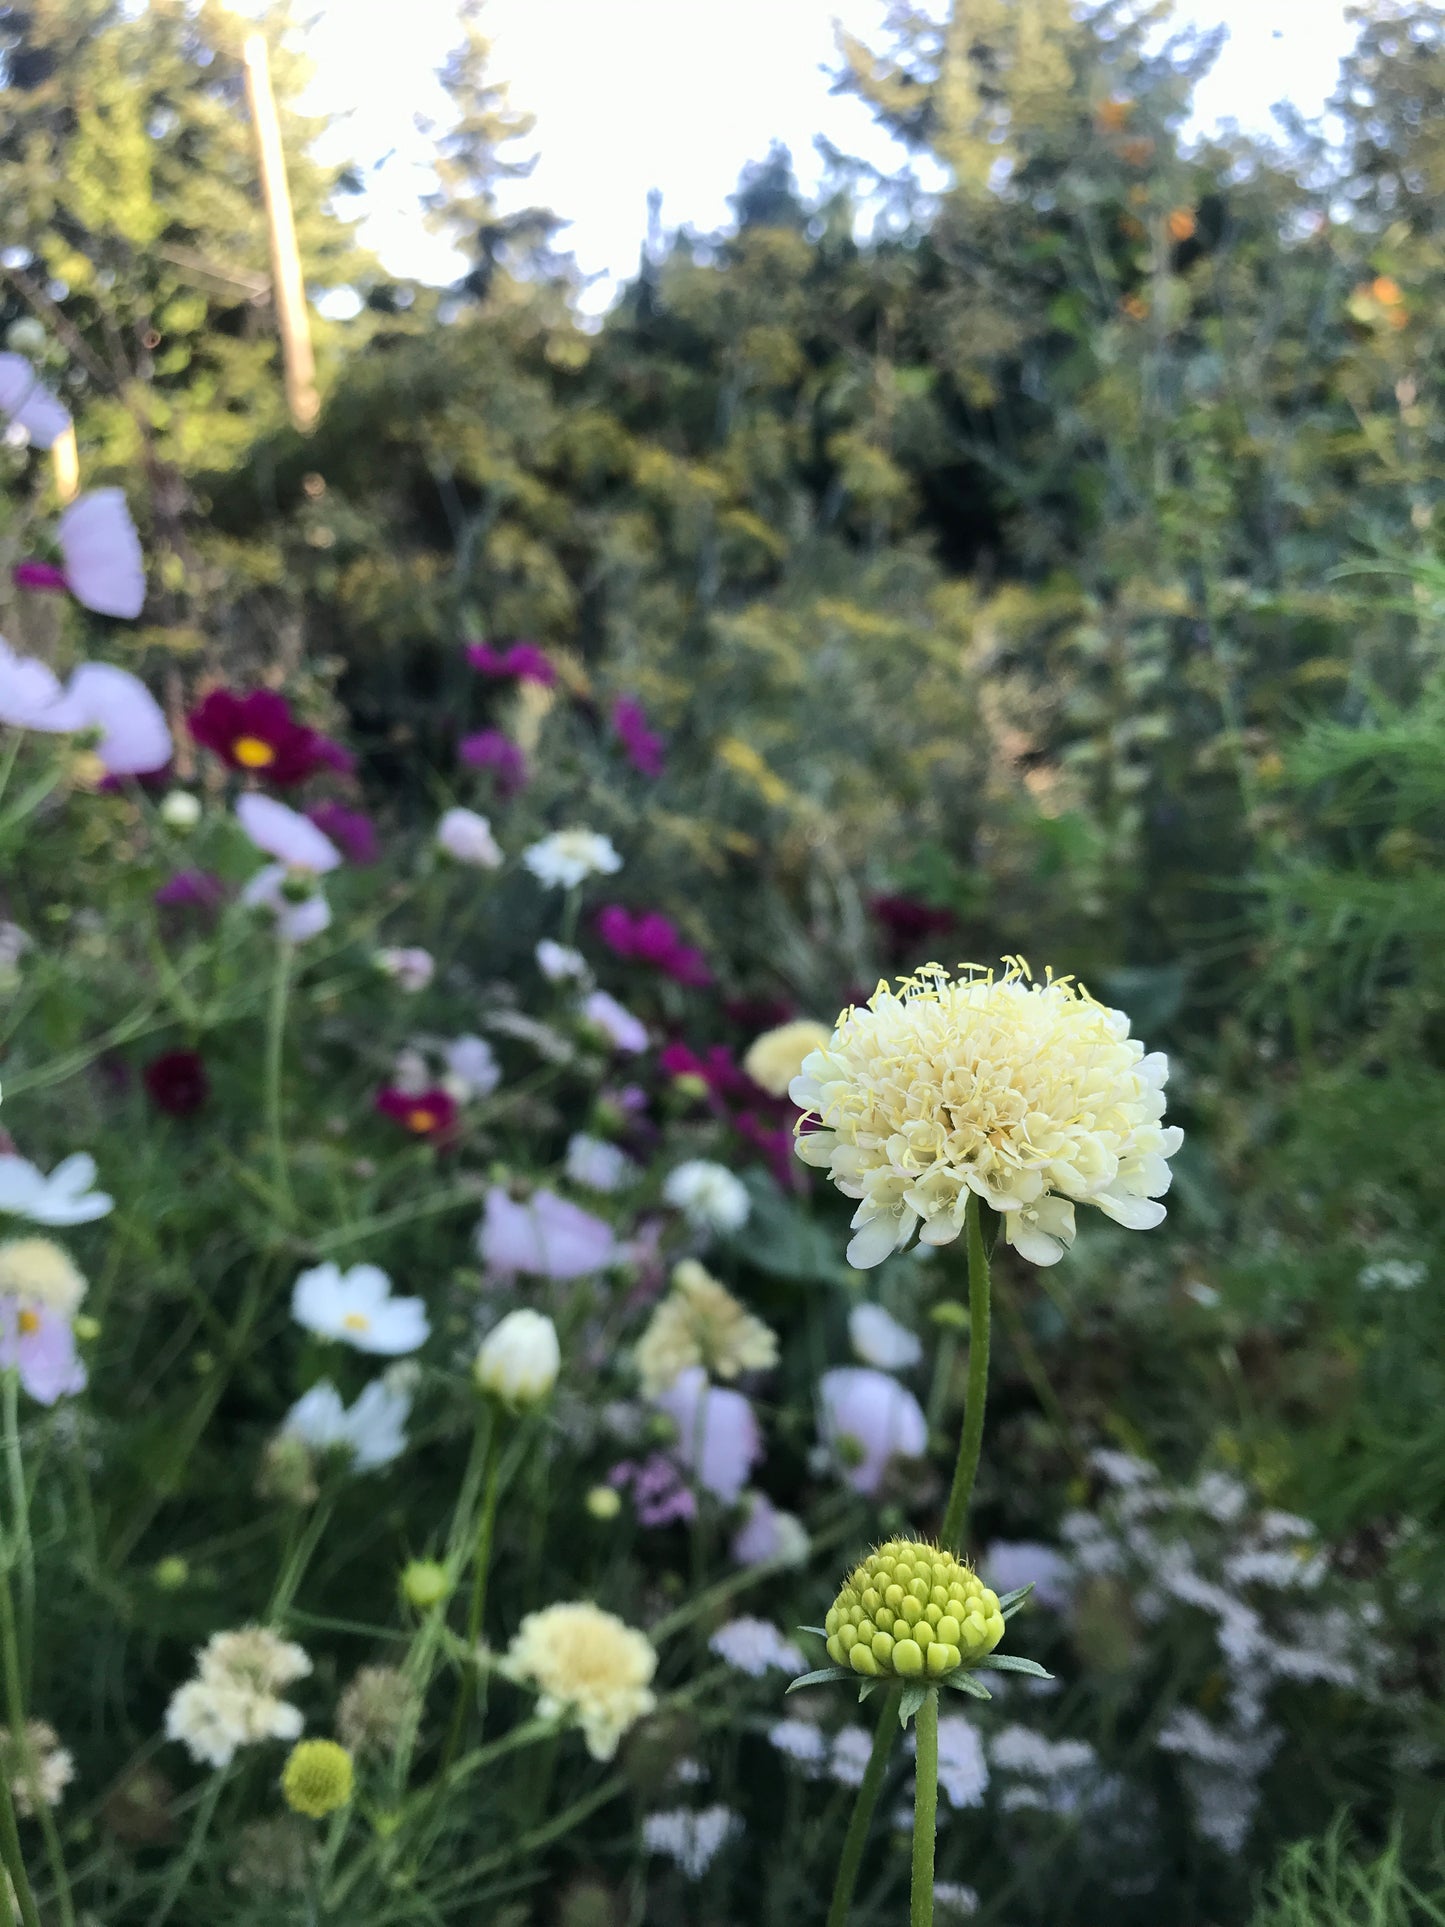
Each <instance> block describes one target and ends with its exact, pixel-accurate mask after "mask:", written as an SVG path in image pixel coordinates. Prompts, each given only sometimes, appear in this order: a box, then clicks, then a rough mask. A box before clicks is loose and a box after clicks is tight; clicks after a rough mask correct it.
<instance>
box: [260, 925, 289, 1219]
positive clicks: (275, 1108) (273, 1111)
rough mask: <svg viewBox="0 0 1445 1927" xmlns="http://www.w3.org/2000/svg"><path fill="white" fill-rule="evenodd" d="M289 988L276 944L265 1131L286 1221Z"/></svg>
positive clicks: (284, 956) (283, 948)
mask: <svg viewBox="0 0 1445 1927" xmlns="http://www.w3.org/2000/svg"><path fill="white" fill-rule="evenodd" d="M290 987H291V946H290V944H289V943H286V942H284V941H278V943H277V945H276V974H275V976H274V977H273V978H272V980H271V1006H270V1010H269V1012H268V1015H267V1020H266V1131H267V1135H268V1136H269V1137H270V1140H271V1169H272V1173H273V1181H274V1184H275V1189H276V1197H277V1199H278V1201H279V1202H280V1204H281V1207H282V1209H283V1211H284V1213H285V1216H286V1218H287V1219H288V1221H289V1219H290V1217H291V1176H290V1172H289V1171H288V1169H287V1164H286V1133H285V1130H284V1129H283V1127H282V1121H281V1058H282V1054H283V1051H284V1048H285V1043H286V998H287V994H288V992H289V990H290Z"/></svg>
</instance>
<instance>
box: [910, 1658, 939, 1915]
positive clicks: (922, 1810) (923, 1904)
mask: <svg viewBox="0 0 1445 1927" xmlns="http://www.w3.org/2000/svg"><path fill="white" fill-rule="evenodd" d="M914 1723H915V1726H916V1728H917V1731H918V1774H917V1780H916V1783H915V1786H914V1793H913V1885H912V1888H911V1891H910V1895H909V1902H908V1927H933V1849H934V1840H935V1837H936V1835H937V1832H938V1688H937V1687H936V1686H935V1687H930V1688H929V1690H928V1691H927V1692H926V1693H925V1694H924V1695H923V1703H922V1705H920V1707H919V1709H918V1713H917V1716H916V1718H915V1722H914Z"/></svg>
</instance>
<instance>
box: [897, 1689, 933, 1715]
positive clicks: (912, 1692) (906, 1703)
mask: <svg viewBox="0 0 1445 1927" xmlns="http://www.w3.org/2000/svg"><path fill="white" fill-rule="evenodd" d="M929 1691H930V1688H929V1687H927V1686H920V1685H918V1683H917V1682H916V1681H915V1682H913V1683H912V1684H911V1685H908V1686H905V1687H904V1689H903V1698H902V1699H901V1700H900V1701H899V1703H898V1724H899V1725H900V1726H907V1724H908V1722H909V1721H910V1720H911V1719H912V1718H913V1715H914V1714H915V1713H916V1712H917V1711H918V1709H919V1707H920V1706H922V1704H923V1702H924V1700H925V1699H927V1697H928V1694H929Z"/></svg>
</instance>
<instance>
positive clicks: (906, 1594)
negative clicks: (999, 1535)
mask: <svg viewBox="0 0 1445 1927" xmlns="http://www.w3.org/2000/svg"><path fill="white" fill-rule="evenodd" d="M823 1624H824V1626H825V1627H826V1629H827V1633H828V1655H829V1657H830V1658H831V1659H832V1661H833V1663H834V1665H836V1666H851V1667H852V1669H853V1671H854V1672H855V1673H858V1674H861V1675H862V1676H863V1677H865V1678H867V1679H876V1678H879V1677H882V1678H887V1679H915V1680H929V1679H941V1678H942V1677H943V1676H944V1675H945V1674H946V1673H952V1672H955V1671H956V1670H957V1669H958V1668H959V1667H960V1666H969V1665H972V1664H973V1663H975V1662H976V1661H978V1660H980V1659H982V1658H983V1657H984V1656H985V1655H986V1654H988V1653H991V1652H992V1651H993V1649H994V1647H995V1646H997V1645H998V1643H999V1641H1000V1640H1001V1639H1002V1638H1003V1630H1004V1622H1003V1614H1002V1613H1001V1612H1000V1611H999V1604H998V1594H997V1593H995V1592H992V1591H991V1590H990V1589H989V1588H988V1587H987V1586H985V1585H984V1583H983V1581H982V1580H981V1579H979V1577H978V1575H977V1574H976V1573H974V1572H971V1571H970V1570H969V1568H968V1567H967V1566H965V1565H962V1564H960V1562H959V1561H958V1560H957V1559H955V1558H954V1556H953V1554H952V1553H951V1552H941V1551H940V1550H939V1548H938V1547H937V1546H929V1545H924V1544H922V1543H920V1542H919V1541H918V1540H916V1539H890V1540H889V1541H888V1543H887V1545H884V1546H880V1547H879V1548H878V1550H877V1551H876V1552H873V1553H870V1554H869V1555H868V1557H867V1558H866V1559H865V1560H864V1561H863V1563H862V1565H861V1566H859V1567H858V1568H857V1569H856V1571H854V1572H853V1573H852V1574H851V1575H850V1577H849V1579H848V1582H847V1584H846V1585H845V1586H844V1587H843V1590H842V1591H841V1592H840V1593H839V1594H838V1597H837V1599H836V1600H835V1601H834V1603H833V1605H832V1606H831V1607H830V1608H829V1610H828V1616H827V1618H826V1619H825V1620H824V1622H823Z"/></svg>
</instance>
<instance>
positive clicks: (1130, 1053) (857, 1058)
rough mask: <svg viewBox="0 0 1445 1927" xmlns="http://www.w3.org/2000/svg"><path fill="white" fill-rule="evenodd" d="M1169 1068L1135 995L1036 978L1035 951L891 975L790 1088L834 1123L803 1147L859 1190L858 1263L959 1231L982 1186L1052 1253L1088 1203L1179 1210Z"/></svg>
mask: <svg viewBox="0 0 1445 1927" xmlns="http://www.w3.org/2000/svg"><path fill="white" fill-rule="evenodd" d="M1168 1069H1169V1067H1168V1061H1167V1059H1165V1058H1164V1057H1163V1056H1162V1055H1161V1054H1159V1053H1157V1052H1156V1053H1155V1054H1154V1055H1152V1056H1146V1055H1145V1053H1144V1046H1143V1045H1142V1044H1140V1043H1138V1042H1136V1040H1135V1039H1133V1038H1131V1037H1130V1035H1129V1021H1128V1019H1127V1018H1126V1017H1125V1016H1124V1014H1123V1013H1122V1011H1117V1010H1108V1009H1106V1008H1105V1007H1104V1006H1103V1005H1102V1004H1097V1003H1095V1002H1094V1000H1093V998H1092V997H1090V996H1089V995H1088V993H1087V992H1086V991H1084V990H1082V989H1081V988H1080V987H1079V986H1077V985H1075V984H1073V983H1071V982H1069V981H1068V980H1067V979H1060V980H1054V979H1052V978H1051V979H1049V980H1047V981H1046V982H1044V983H1041V984H1039V983H1033V982H1031V981H1030V980H1029V976H1028V972H1027V968H1026V966H1025V965H1023V964H1022V963H1021V962H1019V961H1018V960H1014V961H1011V962H1010V963H1009V965H1008V967H1007V968H1006V970H1005V971H1004V973H1003V975H1002V976H1001V977H997V978H996V977H995V976H994V974H993V972H992V971H989V972H987V973H980V972H979V971H977V970H975V969H973V968H972V967H969V969H968V970H967V971H966V973H965V974H964V975H963V976H960V977H956V978H950V977H949V975H948V972H947V971H946V970H944V969H943V968H942V967H941V966H939V965H937V964H930V965H929V966H928V968H927V969H926V970H923V971H920V972H919V973H918V975H917V976H915V977H909V978H905V979H903V980H902V981H901V983H900V986H899V988H898V989H897V990H892V989H890V988H889V987H888V986H887V985H886V984H880V985H879V987H878V989H877V990H876V991H875V992H874V994H873V996H872V998H871V999H870V1000H869V1002H868V1003H867V1004H866V1005H865V1006H864V1007H863V1008H862V1009H850V1010H847V1011H845V1012H844V1014H843V1016H842V1018H841V1019H840V1020H839V1023H838V1028H837V1029H836V1030H835V1031H834V1033H833V1036H832V1038H831V1040H830V1042H829V1043H828V1045H827V1046H826V1048H824V1049H822V1050H816V1051H814V1052H813V1053H812V1054H811V1055H810V1056H809V1057H808V1058H807V1059H806V1060H805V1062H804V1064H803V1068H802V1070H801V1071H800V1072H799V1073H798V1075H797V1077H795V1078H794V1079H793V1083H792V1086H791V1096H792V1099H793V1102H794V1103H795V1104H797V1105H798V1107H799V1108H800V1109H801V1110H802V1112H803V1114H804V1119H805V1120H807V1119H812V1120H813V1121H814V1122H815V1123H816V1125H817V1128H816V1129H815V1130H812V1131H810V1132H807V1133H805V1134H804V1135H802V1136H800V1137H799V1138H798V1140H797V1151H798V1155H799V1157H801V1158H802V1159H803V1160H804V1162H805V1163H807V1164H814V1165H818V1166H821V1167H823V1168H825V1169H826V1170H827V1172H828V1174H829V1176H830V1177H831V1178H832V1180H833V1182H834V1183H835V1184H836V1185H837V1187H838V1189H839V1190H840V1191H841V1192H842V1193H843V1195H844V1196H845V1197H849V1198H856V1199H858V1200H859V1204H858V1209H857V1211H856V1212H854V1214H853V1231H854V1237H853V1241H852V1243H851V1244H850V1245H849V1246H848V1262H849V1263H850V1264H853V1265H857V1266H859V1267H860V1268H867V1267H868V1266H870V1265H876V1264H881V1263H882V1262H883V1260H884V1259H885V1258H886V1257H887V1256H888V1255H889V1253H890V1252H892V1251H895V1250H899V1249H901V1248H902V1247H903V1246H904V1245H906V1244H907V1243H908V1242H909V1240H910V1238H911V1237H912V1236H913V1233H914V1231H915V1230H916V1229H919V1227H921V1230H920V1233H919V1235H920V1236H921V1237H922V1239H923V1241H924V1242H925V1243H926V1244H949V1243H951V1242H952V1241H953V1239H955V1238H956V1237H957V1236H958V1235H959V1232H960V1231H961V1230H962V1229H963V1221H964V1210H965V1207H966V1205H967V1202H968V1199H969V1196H970V1195H976V1196H978V1197H979V1198H981V1199H982V1200H983V1201H984V1203H985V1204H988V1205H991V1206H992V1207H993V1209H994V1210H995V1211H997V1212H999V1213H1000V1214H1001V1215H1002V1218H1003V1228H1004V1236H1005V1238H1006V1239H1007V1240H1008V1242H1009V1243H1010V1244H1011V1245H1013V1246H1014V1247H1015V1248H1016V1249H1017V1250H1018V1251H1019V1252H1020V1253H1021V1254H1022V1255H1023V1256H1024V1257H1025V1258H1029V1259H1031V1260H1032V1261H1033V1262H1034V1263H1035V1264H1040V1265H1051V1264H1054V1263H1055V1262H1056V1261H1057V1260H1058V1259H1059V1258H1061V1257H1062V1256H1063V1253H1064V1250H1065V1248H1066V1247H1067V1246H1068V1245H1069V1244H1071V1243H1072V1242H1073V1237H1074V1205H1075V1204H1076V1203H1085V1204H1094V1205H1097V1206H1098V1207H1099V1209H1100V1210H1101V1211H1103V1212H1105V1213H1107V1215H1108V1216H1109V1217H1111V1218H1113V1219H1114V1220H1115V1221H1116V1222H1117V1223H1119V1224H1122V1225H1126V1226H1128V1227H1129V1229H1130V1230H1134V1231H1144V1230H1148V1229H1149V1228H1150V1227H1151V1226H1153V1225H1157V1224H1158V1223H1160V1222H1161V1220H1162V1219H1163V1217H1164V1207H1163V1205H1162V1204H1159V1203H1157V1202H1156V1199H1157V1198H1159V1197H1160V1196H1161V1195H1162V1194H1163V1193H1164V1192H1165V1191H1167V1190H1168V1188H1169V1166H1168V1164H1167V1162H1166V1160H1167V1159H1168V1158H1170V1157H1172V1156H1173V1154H1174V1152H1175V1151H1177V1150H1178V1148H1179V1146H1180V1144H1181V1142H1182V1141H1183V1136H1184V1134H1183V1132H1182V1131H1180V1130H1179V1129H1177V1128H1176V1127H1173V1126H1170V1127H1167V1128H1166V1127H1165V1126H1164V1124H1163V1123H1162V1122H1161V1120H1162V1118H1163V1115H1164V1081H1165V1079H1166V1077H1167V1076H1168Z"/></svg>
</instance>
